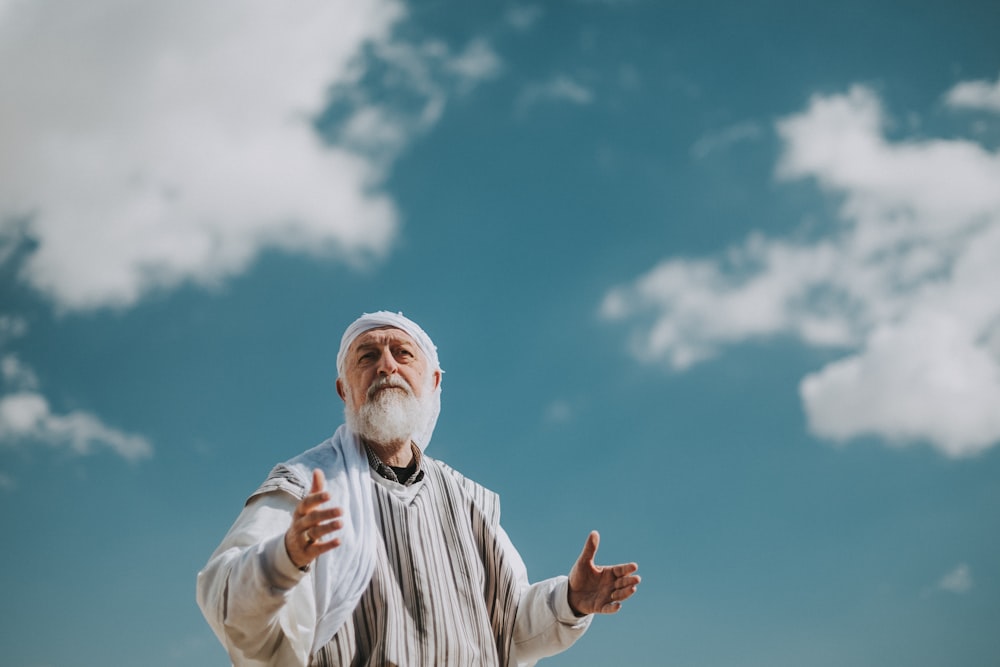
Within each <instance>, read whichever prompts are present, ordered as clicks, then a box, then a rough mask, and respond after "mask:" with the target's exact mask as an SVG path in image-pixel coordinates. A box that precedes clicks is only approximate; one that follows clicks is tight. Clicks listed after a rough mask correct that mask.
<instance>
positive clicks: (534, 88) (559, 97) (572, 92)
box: [515, 74, 594, 113]
mask: <svg viewBox="0 0 1000 667" xmlns="http://www.w3.org/2000/svg"><path fill="white" fill-rule="evenodd" d="M593 101H594V93H593V91H592V90H590V88H587V87H586V86H584V85H583V84H581V83H580V82H578V81H576V80H575V79H573V78H571V77H569V76H566V75H565V74H559V75H557V76H554V77H552V78H551V79H549V80H548V81H544V82H540V83H532V84H528V85H527V86H525V87H524V89H523V90H522V91H521V93H520V94H519V95H518V97H517V101H516V102H515V106H516V108H517V110H518V112H519V113H524V112H526V111H527V110H528V109H530V108H531V107H534V106H536V105H538V104H541V103H543V102H570V103H572V104H576V105H580V106H583V105H587V104H590V103H591V102H593Z"/></svg>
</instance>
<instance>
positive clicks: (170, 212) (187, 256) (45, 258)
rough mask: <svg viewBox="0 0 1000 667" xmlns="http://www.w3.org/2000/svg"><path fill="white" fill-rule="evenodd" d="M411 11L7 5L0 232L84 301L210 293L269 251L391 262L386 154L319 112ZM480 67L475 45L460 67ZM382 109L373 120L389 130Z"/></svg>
mask: <svg viewBox="0 0 1000 667" xmlns="http://www.w3.org/2000/svg"><path fill="white" fill-rule="evenodd" d="M403 15H404V9H403V5H402V3H401V2H400V1H399V0H363V1H361V0H359V1H358V2H352V3H347V4H342V3H328V2H324V1H323V0H303V1H301V2H296V3H273V2H267V1H265V0H221V1H219V2H213V3H211V4H210V5H205V3H200V2H195V1H194V0H177V1H176V2H169V3H141V4H139V5H137V4H135V3H133V2H128V1H127V0H95V2H90V3H86V4H79V3H71V4H70V5H67V4H66V3H62V2H57V1H56V0H38V1H36V2H31V3H27V2H21V3H14V4H8V5H7V6H6V8H5V9H4V11H3V12H2V13H0V90H2V97H3V99H4V100H5V101H6V102H5V103H4V104H5V106H4V122H3V123H0V145H2V146H3V147H4V149H3V151H0V238H2V237H7V238H8V241H7V243H10V240H9V238H10V237H11V236H12V235H15V234H17V233H19V232H21V231H23V232H24V233H25V234H26V235H27V236H28V237H29V238H31V239H33V240H34V241H35V242H36V243H37V247H36V248H35V249H34V250H33V251H31V252H30V254H29V255H28V257H27V258H26V259H25V261H24V264H23V266H22V274H21V275H22V278H23V279H24V280H26V281H28V282H29V283H30V284H31V285H33V286H34V287H35V288H36V289H38V290H40V291H41V292H43V293H44V294H46V295H48V296H49V297H50V298H51V299H53V300H54V301H55V302H56V303H57V304H58V305H59V306H60V307H61V308H63V309H70V310H73V309H88V308H95V307H102V306H129V305H131V304H134V303H135V302H136V301H137V300H138V299H140V298H141V297H142V296H143V295H145V294H146V293H148V292H149V291H151V290H154V289H157V288H170V287H173V286H176V285H178V284H180V283H182V282H186V281H194V282H197V283H201V284H212V283H215V282H218V281H220V280H222V279H225V278H226V277H228V276H231V275H233V274H236V273H239V272H240V271H243V270H244V269H246V267H247V266H248V265H249V264H250V263H251V262H252V261H253V259H254V258H255V257H256V256H257V254H258V253H259V252H260V251H261V250H262V249H263V248H265V247H273V248H279V249H283V250H286V251H289V252H298V253H306V254H310V255H318V256H324V257H331V256H332V257H337V258H341V259H344V260H347V261H351V262H362V261H365V260H366V259H371V258H377V257H380V256H382V255H383V254H384V253H385V252H386V251H387V250H388V248H389V247H390V245H391V243H392V241H393V239H394V236H395V233H396V230H397V226H398V214H397V212H396V209H395V206H394V204H393V202H392V200H391V199H390V198H389V197H388V196H386V195H385V194H384V193H382V192H380V190H379V188H380V186H381V184H382V182H383V179H384V178H385V175H386V174H385V163H384V162H380V161H377V160H375V161H373V160H372V159H370V158H369V157H368V156H367V155H366V154H364V153H362V152H359V151H357V150H354V149H353V147H350V146H348V147H344V146H335V145H327V144H324V142H323V141H322V140H321V138H320V137H319V135H318V134H317V133H316V131H315V129H314V127H313V125H312V121H313V119H314V118H315V117H316V116H317V115H318V114H319V113H320V112H321V111H322V110H323V109H324V108H325V106H326V105H327V103H328V102H329V95H330V91H331V89H338V86H341V87H342V86H349V85H353V84H355V83H357V81H358V80H359V79H360V78H361V77H362V76H363V74H364V63H363V59H362V56H363V55H364V53H365V51H364V49H365V47H366V46H367V45H373V44H374V45H388V44H390V43H391V40H392V29H393V27H394V25H396V24H397V23H398V22H399V21H400V20H401V19H402V17H403ZM488 61H489V52H488V48H486V47H484V46H482V45H479V46H474V47H472V50H471V51H469V52H466V53H464V54H461V55H460V57H458V58H457V59H456V60H454V61H453V64H454V66H455V67H456V68H457V72H456V73H455V75H454V76H455V77H457V78H459V79H469V78H475V77H477V76H482V75H483V70H484V69H489V67H490V66H491V65H490V63H489V62H488ZM449 62H452V61H449ZM11 101H16V102H15V103H11ZM382 120H383V119H379V118H374V119H370V122H369V124H368V125H366V126H365V127H366V128H369V129H370V128H372V127H375V128H376V130H377V131H382V132H390V133H391V132H392V131H393V129H392V127H391V125H390V126H389V128H388V129H385V128H384V127H383V126H384V123H382V122H381V121H382ZM359 122H360V121H359Z"/></svg>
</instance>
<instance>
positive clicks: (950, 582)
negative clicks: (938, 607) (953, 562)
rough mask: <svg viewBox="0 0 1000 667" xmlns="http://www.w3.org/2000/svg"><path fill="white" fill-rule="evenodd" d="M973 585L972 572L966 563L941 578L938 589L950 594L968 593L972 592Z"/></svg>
mask: <svg viewBox="0 0 1000 667" xmlns="http://www.w3.org/2000/svg"><path fill="white" fill-rule="evenodd" d="M972 584H973V582H972V570H971V569H969V566H968V565H966V564H965V563H961V564H959V565H958V566H957V567H956V568H955V569H954V570H952V571H951V572H949V573H948V574H946V575H944V576H943V577H942V578H941V581H939V582H938V588H939V589H941V590H943V591H948V592H949V593H968V592H969V591H970V590H972Z"/></svg>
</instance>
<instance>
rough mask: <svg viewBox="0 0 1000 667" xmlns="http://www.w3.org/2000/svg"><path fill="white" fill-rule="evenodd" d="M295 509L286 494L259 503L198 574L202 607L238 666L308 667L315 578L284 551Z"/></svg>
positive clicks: (263, 497) (259, 499)
mask: <svg viewBox="0 0 1000 667" xmlns="http://www.w3.org/2000/svg"><path fill="white" fill-rule="evenodd" d="M296 502H298V501H297V500H296V499H295V498H293V497H292V496H290V495H288V494H285V493H280V492H279V493H268V494H264V495H261V496H258V497H256V498H254V499H253V500H252V501H251V502H250V503H249V504H248V505H247V506H246V507H245V508H244V509H243V511H242V512H241V513H240V515H239V517H238V518H237V519H236V522H235V523H234V524H233V526H232V528H231V529H230V530H229V533H228V534H227V535H226V537H225V539H223V541H222V544H220V545H219V548H218V549H217V550H216V551H215V553H214V554H213V555H212V557H211V559H209V562H208V564H207V565H206V566H205V568H204V569H203V570H202V571H201V572H200V573H198V605H199V606H200V607H201V610H202V613H204V615H205V618H206V619H207V620H208V622H209V625H211V626H212V629H213V630H214V631H215V634H216V635H217V636H218V637H219V640H220V641H221V642H222V643H223V645H224V646H225V647H226V649H227V650H228V652H229V655H230V659H231V660H232V662H233V664H234V665H236V667H263V666H266V665H271V666H278V665H280V666H282V667H285V666H294V665H300V666H303V667H304V666H305V665H307V664H308V661H309V649H310V647H311V645H312V638H313V633H314V631H315V630H314V627H315V617H316V612H315V604H314V601H313V591H312V585H311V581H309V579H310V577H311V575H310V574H309V573H305V572H302V571H301V570H299V569H298V568H297V567H295V564H294V563H292V562H291V559H289V557H288V553H287V551H286V550H285V544H284V533H285V531H286V530H287V529H288V526H289V525H290V524H291V516H292V512H293V511H294V509H295V504H296ZM304 580H305V581H304Z"/></svg>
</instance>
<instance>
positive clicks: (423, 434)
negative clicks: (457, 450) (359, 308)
mask: <svg viewBox="0 0 1000 667" xmlns="http://www.w3.org/2000/svg"><path fill="white" fill-rule="evenodd" d="M384 327H393V328H396V329H400V330H401V331H405V332H406V333H407V334H409V336H410V338H412V339H413V340H414V342H416V344H417V345H418V346H419V347H420V351H421V352H423V353H424V356H425V357H427V370H428V371H430V372H434V371H440V370H441V364H440V362H439V361H438V354H437V347H435V345H434V342H433V341H431V338H430V336H428V335H427V334H426V333H425V332H424V330H423V329H421V328H420V325H419V324H417V323H416V322H414V321H413V320H411V319H409V318H408V317H405V316H404V315H403V314H402V313H390V312H389V311H386V310H380V311H378V312H377V313H365V314H364V315H362V316H361V317H359V318H358V319H356V320H354V322H352V323H351V325H350V326H349V327H347V330H346V331H345V332H344V335H343V337H342V338H341V339H340V351H339V352H338V353H337V374H338V375H339V376H340V377H341V378H343V377H344V364H345V362H346V360H347V351H348V350H349V349H350V347H351V343H353V342H354V341H355V340H356V339H357V337H358V336H360V335H361V334H363V333H364V332H366V331H371V330H372V329H382V328H384ZM430 400H431V401H432V405H431V410H430V414H429V415H428V418H427V422H426V423H425V424H424V425H423V427H422V428H421V429H420V431H419V432H417V433H414V434H413V436H412V437H413V441H414V442H415V443H417V446H418V447H420V449H426V448H427V445H428V443H430V441H431V435H433V434H434V427H435V426H436V425H437V420H438V415H439V414H441V383H440V382H439V383H438V385H437V387H436V388H435V389H434V393H433V394H432V395H431V396H430Z"/></svg>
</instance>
